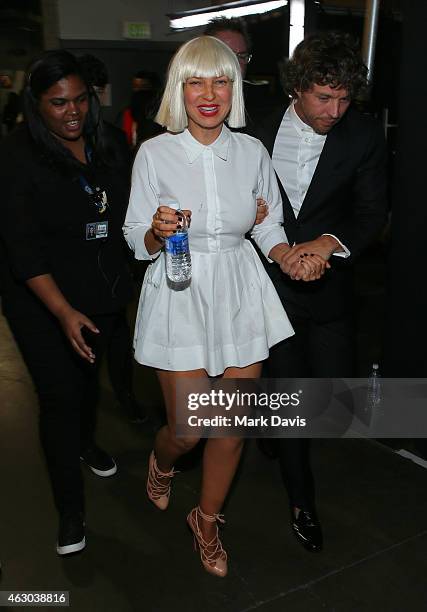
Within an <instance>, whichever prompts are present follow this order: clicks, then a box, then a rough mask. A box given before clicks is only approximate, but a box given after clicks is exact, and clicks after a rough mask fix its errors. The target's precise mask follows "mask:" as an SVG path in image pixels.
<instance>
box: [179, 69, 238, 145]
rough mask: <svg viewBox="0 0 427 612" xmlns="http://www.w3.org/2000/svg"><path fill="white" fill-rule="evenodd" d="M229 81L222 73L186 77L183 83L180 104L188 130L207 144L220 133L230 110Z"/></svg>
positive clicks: (230, 92) (230, 84)
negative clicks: (211, 75)
mask: <svg viewBox="0 0 427 612" xmlns="http://www.w3.org/2000/svg"><path fill="white" fill-rule="evenodd" d="M232 87H233V84H232V82H231V81H230V79H229V78H228V77H226V76H219V77H213V78H204V77H190V78H188V79H187V80H186V82H185V83H184V104H185V110H186V112H187V116H188V129H189V131H190V133H191V134H192V135H193V136H194V138H196V139H197V140H199V141H200V142H202V143H203V144H210V143H212V142H213V141H214V140H216V138H217V137H218V135H219V134H220V132H221V128H222V124H223V123H224V120H225V119H226V118H227V116H228V114H229V113H230V109H231V99H232Z"/></svg>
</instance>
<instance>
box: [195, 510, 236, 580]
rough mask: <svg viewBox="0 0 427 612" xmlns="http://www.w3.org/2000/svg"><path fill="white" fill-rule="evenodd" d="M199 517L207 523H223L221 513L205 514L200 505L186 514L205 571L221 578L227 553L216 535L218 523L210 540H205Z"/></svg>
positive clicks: (225, 567)
mask: <svg viewBox="0 0 427 612" xmlns="http://www.w3.org/2000/svg"><path fill="white" fill-rule="evenodd" d="M199 517H200V518H202V519H203V520H204V521H207V522H208V523H217V522H219V523H225V520H224V515H222V514H205V513H204V512H203V511H202V510H201V508H200V506H197V507H196V508H193V509H192V510H191V512H190V514H189V515H188V516H187V523H188V526H189V527H190V529H191V531H192V532H193V536H194V543H195V545H196V547H197V545H198V547H199V551H200V560H201V562H202V565H203V567H204V568H205V570H206V571H208V572H210V573H211V574H214V575H215V576H219V577H221V578H223V577H224V576H226V574H227V553H226V551H225V550H224V549H223V547H222V543H221V540H220V539H219V537H218V525H216V534H215V535H214V537H213V538H212V540H211V541H210V542H206V540H205V539H204V537H203V533H202V531H201V529H200V526H199Z"/></svg>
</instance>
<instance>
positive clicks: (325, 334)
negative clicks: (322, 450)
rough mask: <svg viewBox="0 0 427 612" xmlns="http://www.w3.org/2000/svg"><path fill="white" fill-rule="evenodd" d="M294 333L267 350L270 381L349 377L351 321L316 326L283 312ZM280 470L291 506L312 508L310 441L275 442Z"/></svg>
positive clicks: (304, 318) (296, 315)
mask: <svg viewBox="0 0 427 612" xmlns="http://www.w3.org/2000/svg"><path fill="white" fill-rule="evenodd" d="M287 311H288V316H289V319H290V321H291V323H292V326H293V328H294V331H295V335H294V336H292V337H291V338H288V339H286V340H283V341H282V342H280V343H279V344H277V345H276V346H273V347H272V348H271V349H270V357H269V359H268V361H267V364H266V368H265V373H266V375H267V376H269V377H270V378H294V377H297V378H299V377H302V378H350V377H351V376H353V370H354V332H353V321H352V320H351V318H341V319H337V320H335V321H330V322H327V323H318V322H316V321H313V320H312V319H310V318H306V317H304V316H298V314H296V313H295V312H292V310H291V309H287ZM277 445H278V446H277V451H278V456H279V463H280V470H281V474H282V478H283V482H284V484H285V487H286V489H287V491H288V495H289V501H290V504H291V505H292V506H297V507H299V508H304V509H307V510H311V509H314V500H315V490H314V479H313V474H312V471H311V467H310V440H308V439H301V438H289V439H286V438H281V439H279V440H278V442H277Z"/></svg>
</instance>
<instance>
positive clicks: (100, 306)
mask: <svg viewBox="0 0 427 612" xmlns="http://www.w3.org/2000/svg"><path fill="white" fill-rule="evenodd" d="M24 105H25V115H26V124H25V125H23V126H21V127H19V128H18V129H17V130H16V131H15V132H13V133H12V134H11V135H9V136H8V137H7V138H5V139H4V140H3V141H2V142H1V144H0V178H1V185H2V197H1V204H0V236H1V247H2V249H3V251H4V252H3V253H2V254H1V256H0V261H1V262H2V264H1V265H2V268H3V270H2V272H3V274H2V277H3V278H2V302H3V312H4V315H5V316H6V318H7V320H8V322H9V325H10V328H11V330H12V332H13V334H14V337H15V339H16V342H17V344H18V346H19V349H20V350H21V353H22V355H23V357H24V360H25V362H26V364H27V366H28V369H29V371H30V373H31V376H32V378H33V381H34V384H35V387H36V390H37V394H38V399H39V404H40V439H41V444H42V446H43V450H44V453H45V457H46V462H47V467H48V471H49V475H50V479H51V483H52V489H53V495H54V500H55V504H56V507H57V509H58V512H59V516H60V522H59V534H58V543H57V552H58V553H59V554H60V555H63V554H69V553H72V552H77V551H79V550H82V549H83V548H84V547H85V537H84V494H83V481H82V474H81V470H80V460H81V459H82V460H83V461H84V462H85V463H86V464H87V465H88V466H89V467H90V468H91V470H92V471H93V472H94V473H95V474H97V475H99V476H110V475H112V474H114V473H115V472H116V470H117V467H116V464H115V462H114V460H113V459H112V458H111V457H110V456H109V455H108V454H107V453H105V452H104V451H102V450H101V449H100V448H98V447H97V446H96V444H95V442H94V429H95V407H96V403H97V366H98V364H99V362H100V357H101V354H102V351H103V348H104V347H105V346H106V345H107V343H108V338H109V335H110V334H111V332H112V331H113V329H114V327H115V326H116V324H117V320H118V318H119V317H120V316H123V310H124V308H125V306H126V304H127V303H128V301H129V300H130V299H131V296H132V283H131V278H130V275H129V272H128V269H127V265H126V259H125V251H124V249H125V245H124V242H123V239H122V233H121V227H122V224H123V219H124V214H125V210H126V205H127V199H128V179H129V174H128V162H129V159H128V150H127V145H126V141H125V139H124V137H123V136H122V134H121V132H120V131H119V130H116V129H115V128H112V127H107V126H104V125H103V123H102V121H101V120H100V117H99V109H98V102H97V98H96V96H95V94H94V92H93V89H92V87H91V86H90V85H89V84H88V83H87V82H86V80H85V76H84V74H83V73H82V71H81V68H80V66H79V64H78V62H77V60H76V59H75V58H74V56H73V55H71V54H70V53H68V52H66V51H50V52H47V53H45V54H44V55H43V56H42V57H41V58H40V59H39V60H37V61H36V62H35V63H34V64H33V66H32V68H31V70H30V73H29V76H28V81H27V86H26V89H25V92H24Z"/></svg>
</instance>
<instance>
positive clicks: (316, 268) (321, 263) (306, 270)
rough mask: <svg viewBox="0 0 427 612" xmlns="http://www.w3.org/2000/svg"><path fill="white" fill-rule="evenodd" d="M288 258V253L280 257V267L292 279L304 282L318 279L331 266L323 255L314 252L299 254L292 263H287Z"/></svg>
mask: <svg viewBox="0 0 427 612" xmlns="http://www.w3.org/2000/svg"><path fill="white" fill-rule="evenodd" d="M288 260H289V257H288V254H286V255H284V256H283V257H282V259H281V261H280V262H279V263H280V269H281V270H282V272H284V273H285V274H288V276H290V278H291V279H292V280H302V281H306V282H307V281H313V280H318V279H319V278H321V277H322V276H323V275H324V273H325V270H326V269H327V268H330V267H331V266H330V264H329V263H328V262H327V261H326V260H325V259H323V257H320V255H315V254H307V253H304V254H301V255H300V256H299V257H298V259H297V260H296V261H295V262H293V263H289V262H288Z"/></svg>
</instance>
